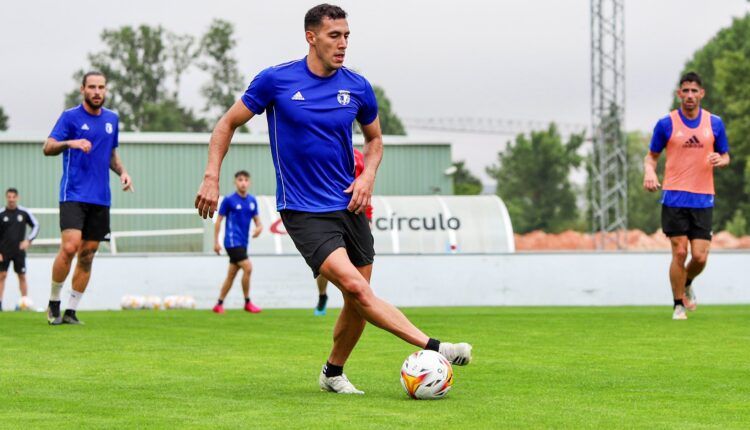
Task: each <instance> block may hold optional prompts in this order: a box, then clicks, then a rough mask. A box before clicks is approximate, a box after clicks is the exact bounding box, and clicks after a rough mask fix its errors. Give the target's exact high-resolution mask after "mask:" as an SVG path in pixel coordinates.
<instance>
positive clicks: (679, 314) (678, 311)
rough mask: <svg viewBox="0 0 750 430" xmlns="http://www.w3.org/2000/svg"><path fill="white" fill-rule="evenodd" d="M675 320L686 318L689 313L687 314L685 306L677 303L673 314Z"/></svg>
mask: <svg viewBox="0 0 750 430" xmlns="http://www.w3.org/2000/svg"><path fill="white" fill-rule="evenodd" d="M672 319H673V320H686V319H687V314H685V306H682V305H677V306H675V307H674V313H673V314H672Z"/></svg>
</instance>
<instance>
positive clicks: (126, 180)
mask: <svg viewBox="0 0 750 430" xmlns="http://www.w3.org/2000/svg"><path fill="white" fill-rule="evenodd" d="M120 184H122V190H123V191H131V192H135V188H134V187H133V180H132V179H131V178H130V175H128V173H127V172H123V173H122V175H120Z"/></svg>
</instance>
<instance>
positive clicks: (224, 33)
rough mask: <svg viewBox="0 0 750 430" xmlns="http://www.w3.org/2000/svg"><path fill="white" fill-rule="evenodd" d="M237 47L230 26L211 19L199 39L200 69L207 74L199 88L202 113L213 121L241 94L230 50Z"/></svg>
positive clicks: (232, 28)
mask: <svg viewBox="0 0 750 430" xmlns="http://www.w3.org/2000/svg"><path fill="white" fill-rule="evenodd" d="M236 45H237V41H236V40H235V39H234V26H233V25H232V23H230V22H228V21H223V20H220V19H215V20H214V21H213V22H212V23H211V26H210V27H209V29H208V31H207V32H206V34H204V35H203V38H202V39H201V54H202V59H201V61H200V62H199V67H200V68H201V70H203V71H205V72H207V73H208V74H209V77H210V79H209V81H208V82H207V83H206V84H205V85H203V87H202V88H201V94H203V97H204V98H205V101H206V102H205V108H204V110H205V111H206V112H210V113H211V114H212V115H211V116H212V119H213V120H218V119H219V118H220V116H221V115H222V114H223V113H224V112H225V111H226V110H227V109H229V107H231V106H232V105H233V104H234V102H235V101H236V100H237V97H238V94H239V93H240V92H241V91H242V88H243V85H244V82H243V80H242V75H241V74H240V71H239V69H238V67H237V60H236V59H235V58H234V56H233V55H232V54H233V52H232V51H233V50H234V47H235V46H236Z"/></svg>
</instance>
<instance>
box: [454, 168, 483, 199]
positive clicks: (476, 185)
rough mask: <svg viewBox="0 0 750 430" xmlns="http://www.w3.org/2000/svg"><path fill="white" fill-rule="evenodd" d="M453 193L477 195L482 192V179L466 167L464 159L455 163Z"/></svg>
mask: <svg viewBox="0 0 750 430" xmlns="http://www.w3.org/2000/svg"><path fill="white" fill-rule="evenodd" d="M453 166H454V167H455V168H456V171H455V173H453V193H454V194H456V195H475V194H479V193H481V192H482V181H480V180H479V178H477V177H476V176H474V175H473V174H472V173H471V171H469V169H467V168H466V166H465V162H464V160H461V161H456V162H455V163H453Z"/></svg>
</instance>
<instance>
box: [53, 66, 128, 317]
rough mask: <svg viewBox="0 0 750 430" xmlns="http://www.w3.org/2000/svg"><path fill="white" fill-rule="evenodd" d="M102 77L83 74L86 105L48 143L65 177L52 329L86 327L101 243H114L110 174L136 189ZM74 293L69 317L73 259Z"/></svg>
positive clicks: (63, 120)
mask: <svg viewBox="0 0 750 430" xmlns="http://www.w3.org/2000/svg"><path fill="white" fill-rule="evenodd" d="M106 84H107V81H106V78H105V77H104V75H103V74H102V73H99V72H89V73H86V74H85V75H84V76H83V81H82V83H81V96H83V103H81V104H80V105H78V106H77V107H74V108H72V109H68V110H66V111H65V112H63V113H62V115H60V118H59V119H58V120H57V123H56V124H55V127H54V128H53V129H52V132H51V133H50V135H49V137H48V138H47V141H46V142H45V143H44V155H58V154H63V174H62V178H61V179H60V231H61V232H62V234H61V236H62V240H61V244H60V251H59V252H58V253H57V256H56V257H55V262H54V263H53V265H52V289H51V292H50V299H49V307H48V309H47V320H48V322H49V323H50V324H51V325H58V324H62V323H65V324H80V321H78V318H77V316H76V309H77V308H78V303H79V302H80V300H81V297H82V296H83V292H84V291H86V287H87V286H88V283H89V279H90V278H91V265H92V263H93V261H94V254H95V253H96V250H97V249H99V242H100V241H103V240H105V241H106V240H109V235H110V230H109V206H110V203H111V192H110V189H109V170H110V169H111V170H112V171H113V172H115V173H116V174H117V175H118V176H119V177H120V183H121V184H122V189H123V191H133V183H132V181H131V179H130V175H128V172H127V171H126V170H125V166H124V165H123V164H122V160H120V156H119V155H118V154H117V146H118V131H119V119H118V117H117V114H116V113H115V112H112V111H111V110H108V109H105V108H104V107H102V106H103V105H104V101H105V99H106V95H107V87H106ZM74 257H78V260H77V263H76V269H75V272H74V273H73V289H72V290H71V292H70V300H69V301H68V308H67V310H66V311H65V315H62V316H61V315H60V291H61V290H62V286H63V283H64V282H65V279H66V278H67V277H68V273H69V272H70V266H71V265H72V262H73V258H74Z"/></svg>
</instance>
